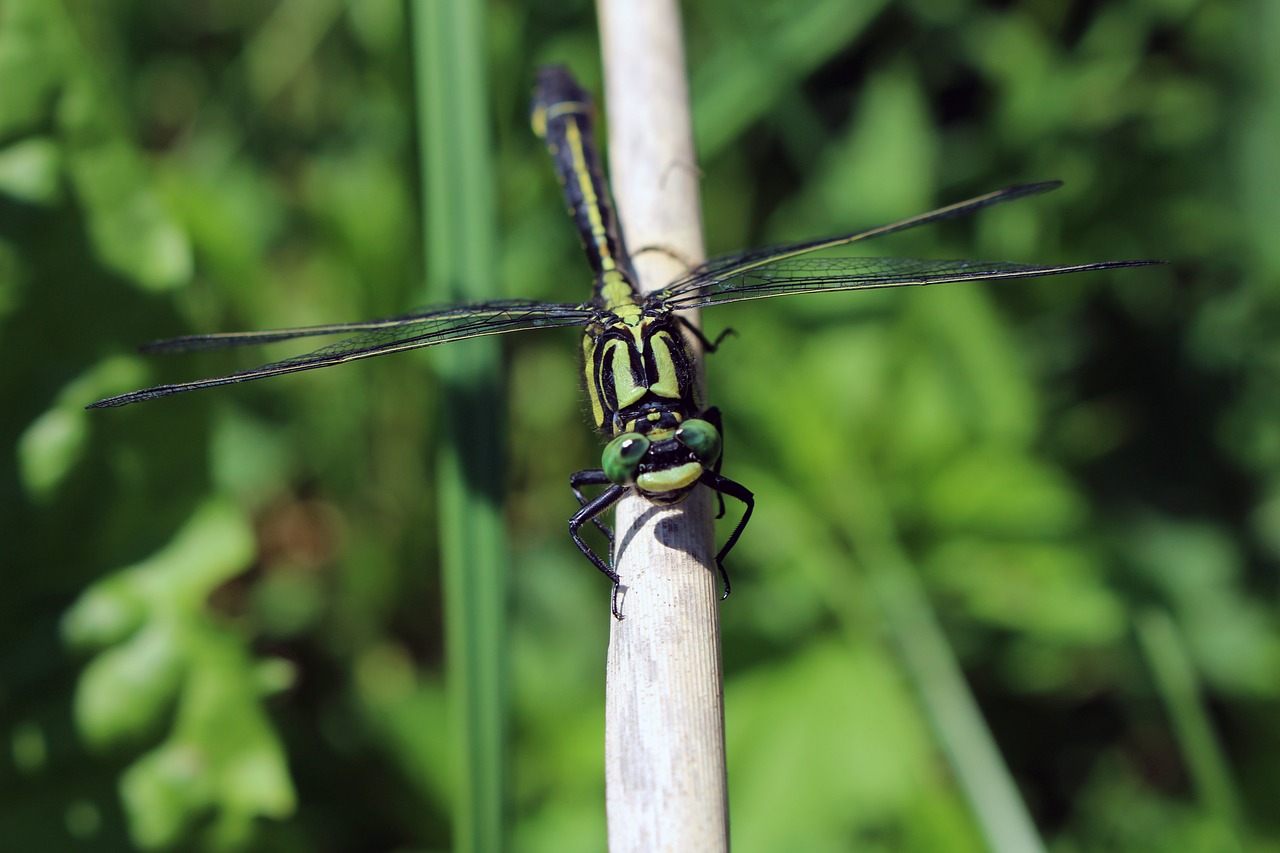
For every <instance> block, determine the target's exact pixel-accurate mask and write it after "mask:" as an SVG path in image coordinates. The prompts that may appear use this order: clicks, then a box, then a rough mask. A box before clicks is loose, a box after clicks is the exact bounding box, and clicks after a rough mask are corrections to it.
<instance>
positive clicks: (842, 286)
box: [650, 181, 1154, 308]
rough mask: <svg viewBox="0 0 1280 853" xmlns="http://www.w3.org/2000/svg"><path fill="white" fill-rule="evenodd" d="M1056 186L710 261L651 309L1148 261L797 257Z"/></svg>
mask: <svg viewBox="0 0 1280 853" xmlns="http://www.w3.org/2000/svg"><path fill="white" fill-rule="evenodd" d="M1060 186H1062V182H1061V181H1043V182H1041V183H1035V184H1015V185H1014V186H1010V187H1005V188H1004V189H1000V190H996V191H995V192H990V193H987V194H986V195H980V196H977V197H975V198H971V199H967V200H965V201H961V202H957V203H955V204H952V205H948V206H946V207H940V208H938V209H937V210H931V211H928V212H927V213H921V214H918V215H916V216H912V217H909V218H907V219H903V220H900V221H898V222H893V223H890V224H888V225H881V226H879V227H877V228H868V229H866V230H865V231H855V232H853V233H851V234H837V235H835V236H833V237H822V238H819V239H816V240H806V241H804V242H802V243H788V244H784V245H778V246H767V247H764V248H760V249H752V250H750V251H747V252H742V253H740V254H736V255H729V256H727V257H723V258H715V259H713V260H710V261H707V262H706V263H705V264H700V265H699V266H696V267H694V268H693V269H691V270H689V272H688V274H687V275H685V276H684V277H683V278H681V279H679V280H678V281H674V282H672V283H671V284H670V285H668V286H667V287H665V288H664V289H662V290H660V291H658V292H657V293H655V294H653V295H652V296H651V297H650V300H651V303H661V304H665V305H669V306H671V307H673V308H696V307H699V306H702V305H712V304H716V303H721V302H738V301H741V300H744V299H763V298H766V297H769V296H781V295H783V294H786V293H822V292H826V291H831V290H865V289H869V288H876V287H903V286H907V285H918V284H938V283H941V282H949V281H973V280H976V279H987V278H1028V277H1032V276H1039V275H1057V274H1062V273H1072V272H1083V271H1085V270H1096V269H1107V268H1110V267H1117V266H1143V265H1146V264H1149V263H1154V262H1152V261H1115V262H1106V263H1098V264H1079V265H1074V266H1041V265H1035V264H1013V263H1002V262H983V261H920V260H911V259H904V258H803V257H802V256H803V255H807V254H810V253H812V252H817V251H820V250H822V249H831V248H836V247H839V246H847V245H849V244H851V243H857V242H860V241H862V240H871V239H874V238H876V237H883V236H884V235H886V234H893V233H895V232H898V231H905V230H907V229H909V228H917V227H919V226H921V225H927V224H929V223H931V222H938V221H939V220H943V219H951V218H954V217H957V216H966V215H968V214H970V213H973V212H975V211H978V210H981V209H982V208H984V207H990V206H991V205H993V204H1001V203H1003V202H1007V201H1014V200H1015V199H1020V198H1026V197H1028V196H1032V195H1038V194H1040V193H1043V192H1048V191H1049V190H1052V189H1057V188H1058V187H1060Z"/></svg>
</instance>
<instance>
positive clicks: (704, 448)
mask: <svg viewBox="0 0 1280 853" xmlns="http://www.w3.org/2000/svg"><path fill="white" fill-rule="evenodd" d="M676 440H677V441H679V442H680V443H681V444H683V445H684V446H685V447H687V448H689V449H690V450H692V451H693V455H694V456H696V457H698V461H699V462H701V463H702V464H703V465H710V464H712V463H713V462H715V461H716V460H717V459H719V458H720V433H719V432H717V431H716V428H715V427H713V426H712V425H711V424H709V423H707V422H706V421H700V420H697V419H694V420H691V421H685V422H684V423H682V424H680V428H679V429H677V430H676Z"/></svg>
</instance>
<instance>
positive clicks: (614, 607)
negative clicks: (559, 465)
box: [569, 471, 627, 619]
mask: <svg viewBox="0 0 1280 853" xmlns="http://www.w3.org/2000/svg"><path fill="white" fill-rule="evenodd" d="M596 474H598V475H599V476H600V481H601V482H608V480H605V479H604V472H603V471H579V472H578V473H577V474H575V475H574V476H575V477H580V478H582V479H580V480H579V483H578V485H594V484H595V483H594V481H593V480H592V476H591V475H596ZM583 475H587V476H585V477H584V476H583ZM626 493H627V487H626V486H617V485H611V486H610V487H609V488H607V489H605V490H604V491H603V492H601V493H600V494H598V495H596V496H595V497H594V498H592V499H591V500H589V501H587V502H586V503H584V504H583V505H582V508H581V509H579V510H578V511H577V512H575V513H574V514H573V518H571V519H569V535H570V536H571V537H573V544H575V545H577V546H578V550H579V551H581V552H582V553H583V554H584V555H586V558H587V559H588V560H590V561H591V564H592V565H593V566H595V567H596V568H597V569H599V570H600V572H601V574H603V575H604V576H605V577H607V578H608V579H609V580H611V581H613V594H612V596H611V597H610V599H609V602H610V603H609V609H610V610H611V611H612V612H613V615H614V618H615V619H621V618H622V613H621V612H620V611H619V610H618V585H619V584H620V583H621V580H620V579H619V578H618V573H617V572H615V571H614V570H613V569H612V568H610V567H609V564H608V563H606V562H605V561H604V560H602V559H600V557H599V555H597V554H596V552H595V551H592V550H591V547H590V546H589V545H587V543H586V542H583V541H582V537H581V536H580V535H578V531H579V530H580V529H581V527H582V525H584V524H586V523H587V522H588V521H591V520H594V519H595V518H596V517H597V516H598V515H600V514H601V513H602V512H604V511H605V510H607V509H608V508H609V507H611V506H613V505H614V504H615V503H617V502H618V500H619V498H621V497H622V496H623V495H625V494H626ZM612 550H613V549H612V548H610V553H611V554H612Z"/></svg>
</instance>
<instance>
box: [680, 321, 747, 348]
mask: <svg viewBox="0 0 1280 853" xmlns="http://www.w3.org/2000/svg"><path fill="white" fill-rule="evenodd" d="M676 320H678V321H679V323H680V325H681V326H683V327H684V328H685V330H686V331H688V333H689V334H691V335H693V336H694V337H695V338H697V339H698V343H700V344H702V351H703V352H705V353H708V354H710V353H713V352H715V351H716V350H718V349H720V342H721V341H723V340H724V339H725V338H727V337H729V336H730V335H736V334H738V333H737V332H736V331H734V330H733V329H725V330H724V331H723V332H721V333H720V334H718V335H716V339H715V340H714V341H713V340H711V339H709V338H708V337H707V336H706V335H704V334H702V330H701V329H699V328H698V327H697V326H695V325H693V324H692V323H690V322H689V321H688V320H686V319H685V318H683V317H681V316H680V315H679V314H677V315H676Z"/></svg>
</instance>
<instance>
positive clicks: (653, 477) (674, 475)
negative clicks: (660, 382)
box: [601, 418, 720, 504]
mask: <svg viewBox="0 0 1280 853" xmlns="http://www.w3.org/2000/svg"><path fill="white" fill-rule="evenodd" d="M639 423H640V424H641V425H643V423H644V422H639ZM719 458H720V433H719V431H717V430H716V428H715V427H714V426H712V425H711V424H710V423H708V422H707V421H704V420H699V419H697V418H692V419H690V420H687V421H684V422H683V423H681V424H680V425H679V426H676V427H675V428H672V429H650V430H647V431H645V432H626V433H623V434H622V435H619V436H618V437H617V438H615V439H613V440H612V441H610V442H609V444H608V445H606V446H605V449H604V456H603V458H602V459H601V467H602V468H603V469H604V473H605V476H606V477H608V478H609V481H610V482H612V483H615V484H617V485H619V486H635V487H636V488H637V489H639V490H640V493H641V494H642V495H644V496H645V497H646V498H648V499H649V500H651V501H654V502H655V503H661V504H674V503H679V502H680V501H682V500H684V498H685V496H686V495H688V494H689V492H690V491H691V490H692V489H693V487H694V486H695V485H696V484H697V482H698V478H700V477H701V476H702V472H703V470H704V469H705V468H709V467H710V466H712V465H714V464H715V462H716V460H717V459H719Z"/></svg>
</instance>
